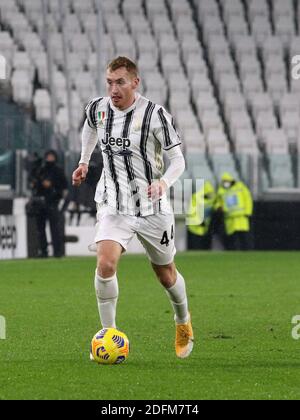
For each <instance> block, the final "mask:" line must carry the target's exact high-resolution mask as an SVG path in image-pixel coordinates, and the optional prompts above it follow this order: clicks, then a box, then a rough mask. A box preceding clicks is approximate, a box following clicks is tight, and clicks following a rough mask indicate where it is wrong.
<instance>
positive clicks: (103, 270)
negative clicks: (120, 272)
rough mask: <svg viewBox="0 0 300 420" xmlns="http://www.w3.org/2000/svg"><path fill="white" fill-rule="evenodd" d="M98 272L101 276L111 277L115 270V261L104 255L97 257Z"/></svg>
mask: <svg viewBox="0 0 300 420" xmlns="http://www.w3.org/2000/svg"><path fill="white" fill-rule="evenodd" d="M97 269H98V274H99V276H100V277H102V278H104V279H105V278H109V277H112V276H113V275H114V274H115V273H116V271H117V262H116V261H114V260H112V259H109V258H107V257H105V256H101V257H99V259H98V266H97Z"/></svg>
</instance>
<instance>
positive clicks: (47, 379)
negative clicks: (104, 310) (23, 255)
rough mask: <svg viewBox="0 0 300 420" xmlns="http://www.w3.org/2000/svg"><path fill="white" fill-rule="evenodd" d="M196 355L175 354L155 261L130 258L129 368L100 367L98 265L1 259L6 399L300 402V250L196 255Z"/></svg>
mask: <svg viewBox="0 0 300 420" xmlns="http://www.w3.org/2000/svg"><path fill="white" fill-rule="evenodd" d="M176 262H177V265H178V268H179V270H180V271H181V272H182V273H183V275H184V276H185V278H186V281H187V287H188V295H189V300H190V307H191V311H192V317H193V325H194V333H195V347H194V351H193V353H192V355H191V357H190V358H188V359H186V360H178V359H177V358H176V356H175V353H174V344H173V342H174V330H175V329H174V325H173V315H172V311H171V306H170V304H169V302H168V299H167V296H166V294H165V293H164V291H163V289H162V287H161V286H160V285H159V283H158V282H157V281H156V280H155V277H154V275H153V273H152V271H151V268H150V266H149V263H148V261H147V259H146V258H145V257H143V256H126V257H124V258H123V259H122V261H121V264H120V267H119V272H118V277H119V284H120V298H119V305H118V318H117V323H118V327H119V328H120V329H121V330H123V331H124V332H126V333H127V335H128V337H129V340H130V343H131V353H130V357H129V358H128V360H127V362H126V363H124V364H122V365H119V366H98V365H96V364H94V363H91V362H90V361H89V345H90V340H91V338H92V336H93V335H94V334H95V333H96V332H97V331H98V330H99V329H100V324H99V320H98V312H97V308H96V301H95V297H94V289H93V272H94V268H95V260H94V259H93V258H78V259H76V258H73V259H65V260H61V261H54V260H49V261H18V262H6V261H2V262H0V315H2V316H4V317H5V318H6V322H7V339H6V340H0V399H96V400H114V399H117V400H119V399H124V400H130V399H132V400H133V399H146V400H151V399H154V400H158V399H171V400H184V399H188V400H191V399H197V400H200V399H299V398H300V340H299V341H296V340H293V339H292V335H291V332H292V328H293V326H292V324H291V320H292V318H293V317H294V316H295V315H300V275H299V273H300V256H299V254H298V253H249V254H233V253H228V254H223V253H220V254H218V253H211V254H209V253H186V254H179V255H178V256H177V259H176Z"/></svg>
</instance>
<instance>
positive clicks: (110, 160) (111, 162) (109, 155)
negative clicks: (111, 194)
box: [105, 104, 121, 210]
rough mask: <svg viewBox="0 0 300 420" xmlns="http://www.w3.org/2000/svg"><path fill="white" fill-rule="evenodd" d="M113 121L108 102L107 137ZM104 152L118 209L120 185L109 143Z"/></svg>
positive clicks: (110, 131)
mask: <svg viewBox="0 0 300 420" xmlns="http://www.w3.org/2000/svg"><path fill="white" fill-rule="evenodd" d="M113 123H114V111H113V110H112V109H111V107H110V105H109V104H108V112H107V121H106V127H105V134H106V135H108V136H109V137H111V133H112V128H113ZM105 154H106V155H107V158H108V163H109V169H110V173H111V177H112V179H113V182H114V184H115V188H116V201H117V203H116V204H117V210H120V207H121V204H120V201H121V191H120V185H119V182H118V176H117V172H116V167H115V163H114V156H113V152H112V149H111V146H109V145H107V146H106V153H105Z"/></svg>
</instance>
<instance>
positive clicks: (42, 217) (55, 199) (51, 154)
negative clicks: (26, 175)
mask: <svg viewBox="0 0 300 420" xmlns="http://www.w3.org/2000/svg"><path fill="white" fill-rule="evenodd" d="M57 161H58V157H57V153H56V152H55V151H53V150H50V151H48V152H46V154H45V157H44V161H41V162H40V164H39V165H38V164H37V165H35V166H34V167H33V169H32V171H31V174H30V186H31V189H32V191H33V198H32V200H31V201H30V204H29V209H28V211H29V212H30V213H31V214H32V215H34V217H35V219H36V224H37V229H38V235H39V245H40V246H39V248H40V257H42V258H47V257H48V242H47V236H46V223H47V221H49V224H50V231H51V239H52V245H53V254H54V256H55V257H56V258H60V257H62V256H64V253H65V252H64V249H65V244H64V216H63V213H62V212H60V211H59V203H60V200H61V199H62V198H63V197H64V196H65V195H66V190H67V188H68V183H67V179H66V176H65V174H64V171H63V169H62V168H60V167H59V166H58V165H57Z"/></svg>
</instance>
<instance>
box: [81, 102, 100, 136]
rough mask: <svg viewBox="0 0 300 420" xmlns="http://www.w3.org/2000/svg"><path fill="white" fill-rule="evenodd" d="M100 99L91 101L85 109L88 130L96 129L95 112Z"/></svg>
mask: <svg viewBox="0 0 300 420" xmlns="http://www.w3.org/2000/svg"><path fill="white" fill-rule="evenodd" d="M102 99H103V98H96V99H93V100H92V101H91V102H90V103H89V104H88V105H87V106H86V108H85V114H86V119H87V122H88V125H89V127H90V128H93V129H97V110H98V105H99V103H100V102H101V101H102Z"/></svg>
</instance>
